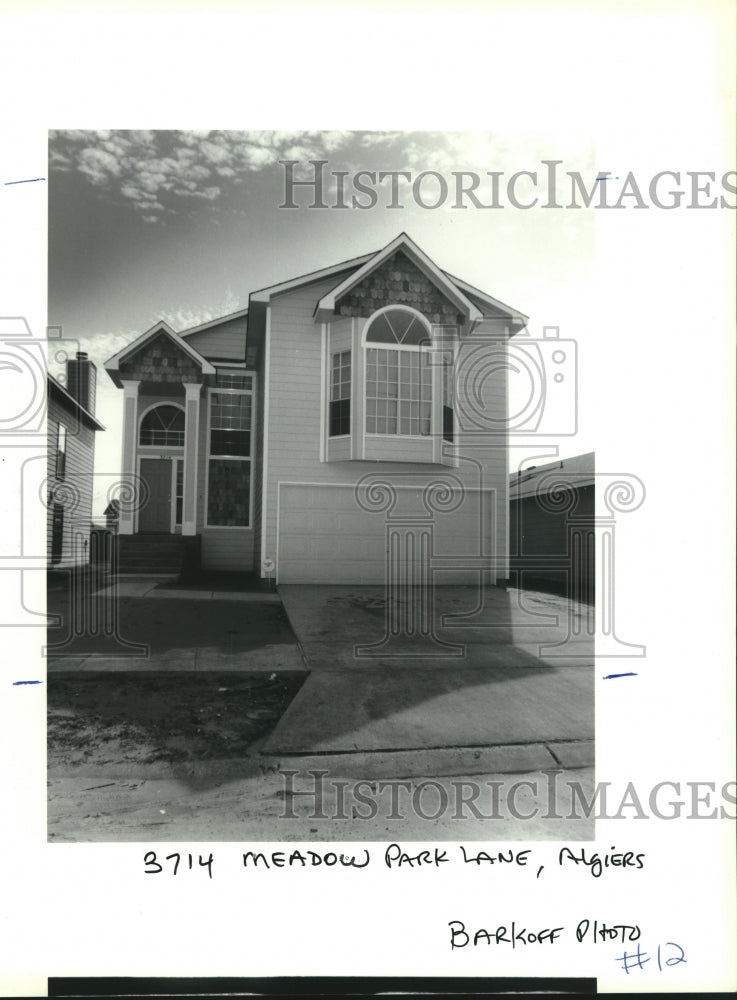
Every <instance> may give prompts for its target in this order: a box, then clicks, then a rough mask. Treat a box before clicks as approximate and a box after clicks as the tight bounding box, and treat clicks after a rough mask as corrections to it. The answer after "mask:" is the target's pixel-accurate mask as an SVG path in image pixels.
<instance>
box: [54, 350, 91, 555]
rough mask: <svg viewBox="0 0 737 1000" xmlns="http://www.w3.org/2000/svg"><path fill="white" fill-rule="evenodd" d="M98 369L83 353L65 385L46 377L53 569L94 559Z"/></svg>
mask: <svg viewBox="0 0 737 1000" xmlns="http://www.w3.org/2000/svg"><path fill="white" fill-rule="evenodd" d="M96 378H97V371H96V368H95V366H94V364H93V363H92V362H91V361H90V360H89V358H88V357H87V355H86V354H85V353H84V352H81V351H80V352H78V353H77V355H76V357H75V358H70V359H69V360H68V361H67V363H66V375H65V379H66V384H65V385H62V383H61V382H60V381H58V380H57V379H55V378H54V377H53V376H52V375H48V376H47V387H48V397H47V399H48V403H47V424H46V427H47V474H46V488H47V504H46V544H47V559H48V564H49V566H50V567H51V568H60V569H61V568H68V567H72V566H83V565H86V564H87V563H88V562H89V557H90V528H91V523H92V483H93V467H94V462H95V434H96V433H97V431H104V430H105V428H104V427H103V426H102V424H101V423H100V422H99V420H97V418H96V417H95V390H96Z"/></svg>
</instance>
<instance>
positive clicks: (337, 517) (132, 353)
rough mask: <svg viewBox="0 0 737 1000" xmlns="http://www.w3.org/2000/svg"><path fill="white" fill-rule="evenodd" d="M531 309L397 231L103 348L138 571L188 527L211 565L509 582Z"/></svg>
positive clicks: (348, 578)
mask: <svg viewBox="0 0 737 1000" xmlns="http://www.w3.org/2000/svg"><path fill="white" fill-rule="evenodd" d="M526 322H527V317H525V316H524V315H522V314H521V313H519V312H518V311H517V310H515V309H512V308H510V307H508V306H505V305H503V304H502V303H501V302H499V301H498V300H496V299H494V298H492V297H491V296H490V295H487V294H485V293H484V292H480V291H478V290H477V289H475V288H473V287H471V286H470V285H468V284H467V283H466V282H464V281H461V280H459V279H458V278H454V277H451V276H450V275H448V274H446V273H444V272H443V271H441V270H440V269H439V268H438V267H437V265H435V264H434V263H433V262H432V261H431V260H430V259H429V258H428V257H427V256H426V255H425V254H424V253H423V252H422V251H421V250H420V249H419V247H417V246H416V245H415V244H414V243H413V242H412V240H410V239H409V237H407V236H406V235H405V234H402V235H400V236H399V237H397V239H395V240H394V241H392V243H390V244H389V245H388V246H387V247H385V248H384V249H383V250H380V251H378V252H376V253H371V254H367V255H365V256H363V257H359V258H357V259H354V260H350V261H346V262H343V263H340V264H336V265H335V266H333V267H328V268H324V269H322V270H320V271H316V272H314V273H312V274H308V275H305V276H303V277H299V278H295V279H293V280H290V281H285V282H282V283H280V284H278V285H273V286H271V287H270V288H265V289H262V290H260V291H257V292H253V293H252V294H251V296H250V300H249V307H248V309H244V310H242V311H240V312H236V313H233V314H231V315H229V316H224V317H223V318H221V319H217V320H213V321H211V322H208V323H204V324H202V325H200V326H197V327H195V328H193V329H190V330H186V331H184V332H183V333H181V334H177V333H175V332H174V331H173V330H172V329H171V328H170V327H169V326H168V325H167V324H166V323H164V322H159V323H157V324H155V326H153V327H152V328H151V329H150V330H148V331H147V332H146V333H144V334H142V335H141V336H140V337H138V338H137V339H136V340H135V341H134V342H133V343H131V344H130V345H129V346H128V347H126V348H125V349H124V350H122V351H121V352H120V353H118V354H117V355H115V357H113V358H111V359H110V360H109V361H107V362H106V364H105V368H106V369H107V371H108V373H109V375H110V377H111V378H112V380H113V381H114V382H115V384H116V385H117V386H118V387H119V388H121V389H122V390H123V402H124V418H123V426H124V440H123V474H124V477H127V478H128V479H130V480H131V481H134V480H137V482H138V483H139V487H140V492H139V500H138V503H137V504H133V505H131V504H122V505H121V510H120V517H119V537H120V538H121V542H122V543H123V546H124V547H123V549H122V550H121V553H123V552H124V551H125V545H126V542H127V544H128V546H129V547H130V546H132V545H134V544H138V545H139V550H138V551H139V555H138V565H139V568H140V567H141V566H142V563H143V559H144V553H145V548H144V546H145V545H146V544H147V543H150V544H160V543H161V542H162V540H165V538H166V537H167V536H168V537H169V538H170V539H174V538H175V537H176V536H180V538H181V544H182V546H188V547H189V549H190V555H191V556H192V555H193V554H194V556H193V557H194V558H196V559H197V561H198V562H199V563H200V564H201V565H202V566H203V567H204V568H206V569H220V570H238V571H255V572H256V573H259V574H260V575H261V576H275V578H276V580H277V582H280V583H288V582H290V583H383V582H384V581H385V579H386V578H387V559H391V560H392V566H393V567H394V569H393V570H392V573H394V572H395V571H397V572H400V574H404V575H402V577H401V578H402V579H403V580H405V581H407V582H413V581H414V582H419V580H420V577H419V576H418V574H420V573H425V571H426V570H427V566H428V565H429V564H432V568H433V570H435V569H438V568H440V569H442V570H443V573H442V575H441V576H440V577H437V579H444V580H447V581H448V582H458V583H461V582H464V583H466V582H474V581H478V580H479V578H480V577H481V578H483V579H484V580H485V581H487V582H498V581H500V580H505V579H506V577H507V576H508V565H507V485H508V474H507V469H508V464H507V445H506V392H507V389H506V378H507V375H506V366H505V359H506V350H507V349H506V344H507V341H508V338H509V337H511V336H512V335H514V334H515V333H517V332H518V331H519V330H521V329H522V328H523V327H524V326H525V325H526ZM137 477H138V478H137ZM152 536H157V537H155V538H153V537H152ZM136 540H137V542H136ZM121 560H122V561H123V562H124V560H123V556H122V555H121ZM408 574H409V575H408ZM413 574H414V575H413Z"/></svg>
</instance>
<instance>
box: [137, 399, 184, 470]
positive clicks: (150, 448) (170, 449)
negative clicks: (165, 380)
mask: <svg viewBox="0 0 737 1000" xmlns="http://www.w3.org/2000/svg"><path fill="white" fill-rule="evenodd" d="M159 406H173V407H174V408H175V409H177V410H181V411H182V413H183V414H184V427H185V430H184V433H185V435H186V433H187V431H186V427H187V411H186V410H185V408H184V405H183V404H182V403H180V402H179V401H178V400H176V399H171V400H169V399H158V400H157V401H156V402H155V403H149V405H148V406H147V407H146V409H145V410H142V411H141V412H140V413H139V414H138V431H137V434H136V448H137V450H138V451H142V452H143V453H144V454H145V455H146V457H150V458H155V455H153V454H151V453H152V452H157V453H163V454H166V455H171V454H176V455H179V454H180V452H181V454H182V455H183V454H184V442H182V444H141V426H142V424H143V418H144V417H145V416H146V414H148V413H150V412H151V410H155V409H156V408H157V407H159ZM185 440H186V438H185Z"/></svg>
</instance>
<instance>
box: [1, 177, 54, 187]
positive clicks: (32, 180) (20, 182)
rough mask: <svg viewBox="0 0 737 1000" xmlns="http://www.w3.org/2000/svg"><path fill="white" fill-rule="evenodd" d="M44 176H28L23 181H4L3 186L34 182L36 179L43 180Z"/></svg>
mask: <svg viewBox="0 0 737 1000" xmlns="http://www.w3.org/2000/svg"><path fill="white" fill-rule="evenodd" d="M45 180H46V178H45V177H29V178H28V180H25V181H5V187H10V185H11V184H35V183H36V181H45Z"/></svg>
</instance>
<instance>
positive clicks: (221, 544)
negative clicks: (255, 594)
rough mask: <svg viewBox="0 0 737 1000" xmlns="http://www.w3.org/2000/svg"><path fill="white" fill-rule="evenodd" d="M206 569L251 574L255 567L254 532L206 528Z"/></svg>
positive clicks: (203, 552)
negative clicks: (252, 568)
mask: <svg viewBox="0 0 737 1000" xmlns="http://www.w3.org/2000/svg"><path fill="white" fill-rule="evenodd" d="M202 565H203V566H204V568H205V569H222V570H229V571H230V570H232V571H233V572H238V573H247V572H250V570H251V567H252V566H253V532H252V531H248V530H247V529H241V528H205V530H204V531H203V533H202Z"/></svg>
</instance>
